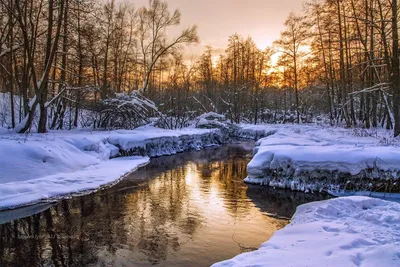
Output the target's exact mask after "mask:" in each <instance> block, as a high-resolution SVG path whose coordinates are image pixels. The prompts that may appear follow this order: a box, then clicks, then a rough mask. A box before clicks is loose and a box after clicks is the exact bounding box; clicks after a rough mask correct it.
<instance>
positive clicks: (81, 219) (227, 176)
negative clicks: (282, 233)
mask: <svg viewBox="0 0 400 267" xmlns="http://www.w3.org/2000/svg"><path fill="white" fill-rule="evenodd" d="M251 149H252V144H251V143H242V144H237V145H226V146H223V147H220V148H212V149H206V150H203V151H197V152H186V153H182V154H178V155H174V156H169V157H161V158H155V159H152V160H151V163H150V164H149V165H147V166H146V167H143V168H141V169H140V170H138V171H136V172H134V173H132V174H131V175H129V176H128V177H126V178H125V179H124V180H122V181H121V182H120V183H118V184H117V185H115V186H113V187H110V188H106V189H103V190H100V191H98V192H96V193H92V194H90V195H85V196H79V197H72V198H70V199H65V200H61V201H59V202H57V203H52V204H50V203H43V204H40V205H36V206H33V207H28V208H25V209H23V210H14V211H7V212H6V213H0V266H153V265H156V266H209V265H210V264H212V263H215V262H218V261H221V260H224V259H228V258H232V257H233V256H235V255H237V254H239V253H242V252H246V251H251V250H254V249H256V248H258V247H259V246H260V244H262V243H263V242H265V241H266V240H268V239H269V238H270V237H271V236H272V235H273V233H274V232H275V231H277V230H279V229H281V228H282V227H284V226H285V225H286V224H287V223H288V222H289V218H290V217H291V216H292V215H293V214H294V212H295V209H296V207H297V206H298V205H300V204H302V203H306V202H310V201H316V200H321V199H322V198H323V196H319V195H307V194H303V193H295V192H289V191H281V190H273V189H269V188H265V187H260V186H247V185H245V184H244V183H243V178H245V177H246V165H247V163H248V162H249V160H250V158H251V155H250V154H251ZM24 214H25V215H24ZM32 214H33V215H32ZM28 215H30V216H28ZM18 217H24V218H21V219H16V218H18Z"/></svg>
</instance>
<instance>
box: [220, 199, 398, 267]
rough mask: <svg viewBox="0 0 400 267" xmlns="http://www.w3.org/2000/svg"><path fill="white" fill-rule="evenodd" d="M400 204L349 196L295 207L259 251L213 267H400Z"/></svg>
mask: <svg viewBox="0 0 400 267" xmlns="http://www.w3.org/2000/svg"><path fill="white" fill-rule="evenodd" d="M399 262H400V204H399V203H395V202H387V201H384V200H379V199H373V198H368V197H347V198H337V199H333V200H327V201H322V202H315V203H309V204H305V205H302V206H300V207H298V208H297V212H296V214H295V215H294V217H293V219H292V222H291V223H290V224H289V225H288V226H286V227H285V228H284V229H282V230H280V231H278V232H276V233H275V234H274V235H273V236H272V238H271V239H270V240H269V241H268V242H266V243H264V244H263V245H262V246H261V247H260V249H258V250H257V251H253V252H249V253H244V254H241V255H239V256H236V257H235V258H233V259H231V260H227V261H224V262H221V263H217V264H214V265H213V267H233V266H237V267H239V266H240V267H244V266H271V267H272V266H274V267H275V266H315V267H316V266H365V267H367V266H371V267H374V266H385V267H390V266H399Z"/></svg>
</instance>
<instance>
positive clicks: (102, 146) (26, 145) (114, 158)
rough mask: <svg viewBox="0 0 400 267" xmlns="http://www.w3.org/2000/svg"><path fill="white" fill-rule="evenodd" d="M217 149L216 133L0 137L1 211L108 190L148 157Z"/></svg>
mask: <svg viewBox="0 0 400 267" xmlns="http://www.w3.org/2000/svg"><path fill="white" fill-rule="evenodd" d="M219 144H221V132H220V131H219V130H218V129H196V128H185V129H181V130H165V129H159V128H155V127H150V126H146V127H141V128H138V129H136V130H131V131H127V130H121V131H110V132H109V131H103V132H101V131H99V132H91V131H85V130H73V131H51V132H49V133H48V134H15V133H14V134H13V133H10V132H7V131H6V132H3V133H2V134H0V166H1V168H0V209H7V208H12V207H17V206H23V205H26V204H32V203H36V202H39V201H43V200H47V201H49V200H51V199H54V198H59V197H62V196H66V195H68V194H71V193H77V192H86V191H90V190H96V189H98V188H99V187H102V186H105V185H109V184H112V183H114V182H116V181H118V180H119V179H120V178H121V177H122V176H124V175H125V174H127V173H130V172H132V171H133V170H135V169H136V168H138V167H139V166H142V165H143V164H146V163H148V161H149V157H155V156H163V155H171V154H176V153H179V152H183V151H186V150H191V149H197V150H198V149H202V148H205V147H209V146H215V145H219Z"/></svg>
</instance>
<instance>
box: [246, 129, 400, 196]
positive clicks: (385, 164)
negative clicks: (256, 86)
mask: <svg viewBox="0 0 400 267" xmlns="http://www.w3.org/2000/svg"><path fill="white" fill-rule="evenodd" d="M241 128H242V129H247V131H250V130H252V129H253V130H254V131H260V130H262V129H263V128H264V131H265V132H267V133H268V135H269V136H268V137H266V138H262V139H260V140H259V141H258V142H257V147H256V148H255V150H254V152H255V155H254V157H253V159H252V161H251V162H250V163H249V165H248V168H247V172H248V177H247V178H246V182H248V183H255V184H264V185H269V186H272V187H278V188H290V189H292V190H299V191H306V192H309V191H327V192H329V193H331V194H334V195H337V194H340V192H341V191H343V190H344V189H346V188H345V186H346V185H347V186H349V187H350V186H352V187H357V186H358V187H359V188H360V189H361V188H362V189H363V190H366V191H369V189H371V190H372V188H369V186H370V185H369V182H368V179H371V181H374V179H375V180H377V179H378V180H379V179H380V180H393V181H397V180H398V179H399V177H400V146H399V144H400V142H399V140H400V139H394V138H391V137H390V135H391V133H390V132H388V131H384V130H378V131H376V130H375V131H373V130H370V131H369V130H347V129H340V128H330V127H320V126H307V125H276V126H274V125H264V126H253V125H241ZM366 178H367V180H365V179H366ZM363 179H364V180H363ZM363 183H367V184H363ZM393 186H396V184H393ZM388 189H390V188H388Z"/></svg>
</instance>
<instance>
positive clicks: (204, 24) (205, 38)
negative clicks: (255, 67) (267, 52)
mask: <svg viewBox="0 0 400 267" xmlns="http://www.w3.org/2000/svg"><path fill="white" fill-rule="evenodd" d="M131 1H132V2H133V3H134V4H135V6H136V7H141V6H144V5H147V4H148V0H131ZM166 2H167V3H168V5H169V7H170V10H171V12H172V10H175V9H179V10H180V11H181V13H182V18H181V26H179V28H180V29H182V28H184V27H188V26H191V25H194V24H195V25H197V26H198V33H199V37H200V44H199V45H197V46H194V47H191V48H190V49H189V53H193V54H194V55H195V56H197V55H199V54H200V53H201V52H202V51H203V50H204V47H205V45H211V46H212V47H213V48H214V51H215V53H217V54H221V53H223V50H224V49H225V47H226V45H227V43H228V38H229V36H230V35H232V34H234V33H238V34H240V35H242V36H244V37H247V36H251V37H252V38H253V40H254V41H255V43H256V44H257V46H258V47H259V48H260V49H265V48H266V47H267V46H268V45H270V44H272V42H273V41H274V40H276V39H278V38H279V36H280V32H281V31H283V30H284V26H283V24H284V22H285V20H286V18H287V16H288V15H289V13H290V12H291V11H293V12H297V13H298V12H300V11H301V8H302V2H303V0H166Z"/></svg>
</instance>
